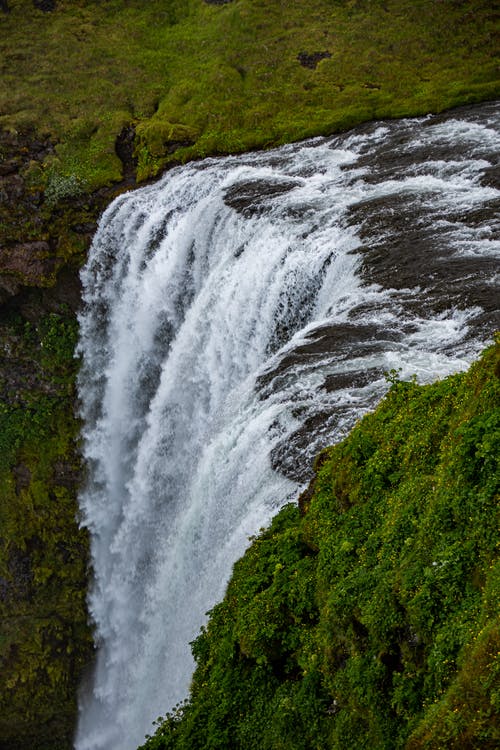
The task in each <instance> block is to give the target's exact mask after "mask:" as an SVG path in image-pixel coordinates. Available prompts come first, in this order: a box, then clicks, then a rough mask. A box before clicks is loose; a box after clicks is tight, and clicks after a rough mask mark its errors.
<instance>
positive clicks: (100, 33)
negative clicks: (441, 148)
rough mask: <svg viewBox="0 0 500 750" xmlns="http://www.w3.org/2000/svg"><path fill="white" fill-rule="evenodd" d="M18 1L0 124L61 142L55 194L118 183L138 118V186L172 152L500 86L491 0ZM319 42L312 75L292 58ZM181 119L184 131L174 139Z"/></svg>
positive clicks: (464, 98)
mask: <svg viewBox="0 0 500 750" xmlns="http://www.w3.org/2000/svg"><path fill="white" fill-rule="evenodd" d="M9 6H10V7H11V12H10V14H7V15H5V14H2V16H1V17H0V25H1V26H2V33H1V34H0V54H1V55H2V59H3V61H4V63H3V71H2V75H3V79H4V81H5V84H6V85H5V86H4V88H3V91H4V93H3V94H0V126H3V127H4V128H11V129H16V130H26V129H29V128H30V127H32V128H34V129H35V130H38V132H41V133H43V132H48V133H50V134H51V135H52V137H53V139H54V140H55V141H56V142H57V147H56V152H55V154H54V155H52V156H51V157H50V158H49V159H48V160H47V162H46V164H45V168H46V170H47V171H48V174H47V178H46V179H47V189H48V192H49V196H48V197H49V200H50V201H57V200H58V199H59V198H61V197H63V198H64V197H69V196H71V195H75V194H77V193H78V192H81V191H91V190H95V189H96V188H97V187H100V186H102V185H105V184H109V183H111V182H114V181H117V180H118V179H119V178H120V173H121V164H120V161H119V159H118V157H117V156H116V154H115V141H116V137H117V135H118V134H119V133H120V131H121V129H122V128H123V127H124V125H127V124H130V123H133V124H136V125H137V126H138V138H137V144H136V148H137V152H138V156H139V178H140V179H144V178H146V177H148V176H151V175H154V174H156V173H157V172H158V170H160V169H161V168H163V167H164V166H165V165H166V164H167V163H169V162H170V161H172V160H178V159H181V160H186V159H191V158H194V157H199V156H205V155H208V154H213V153H226V152H229V151H243V150H246V149H250V148H257V147H258V148H261V147H266V146H269V145H276V144H279V143H284V142H286V141H290V140H296V139H299V138H304V137H305V136H310V135H317V134H325V133H331V132H333V131H337V130H341V129H345V128H347V127H351V126H352V125H354V124H356V123H359V122H361V121H363V120H367V119H374V118H381V117H398V116H402V115H409V114H422V113H425V112H428V111H430V110H433V111H440V110H442V109H445V108H447V107H451V106H455V105H458V104H462V103H469V102H473V101H479V100H481V99H485V98H493V97H495V96H498V93H499V79H498V59H497V57H496V47H495V44H494V38H495V37H494V35H495V24H496V20H495V17H494V14H493V12H492V10H491V3H489V2H487V1H486V0H472V1H471V2H468V3H462V2H458V0H445V1H444V2H439V3H430V2H428V0H387V2H384V3H382V2H370V3H367V2H363V1H362V0H350V1H349V2H347V1H344V2H335V3H332V2H331V0H316V1H315V2H314V3H313V4H312V5H311V4H310V3H309V4H305V3H303V2H297V1H294V2H287V3H286V5H283V4H282V3H281V2H278V0H271V1H269V0H265V1H264V0H238V1H237V2H236V1H235V2H231V3H228V4H225V5H220V6H214V5H208V4H206V3H204V2H203V0H185V1H184V2H180V1H179V0H170V1H169V2H165V0H149V2H147V3H144V2H140V0H128V2H125V1H124V0H113V1H112V2H106V3H95V2H84V0H81V1H79V0H66V1H64V0H61V1H60V2H58V3H57V7H56V10H55V11H54V12H52V13H42V12H40V11H38V10H36V9H35V8H34V7H33V3H32V2H31V0H10V2H9ZM323 51H325V52H326V51H327V52H328V53H329V55H330V57H327V58H325V59H322V60H321V61H319V62H318V64H317V65H316V67H315V68H307V67H304V66H303V65H301V63H300V61H299V59H298V56H299V55H300V53H306V54H309V55H310V54H314V53H316V52H323ZM172 128H174V130H177V131H178V133H180V135H174V136H173V137H171V136H170V135H168V133H169V132H170V131H171V130H172ZM186 134H187V135H186ZM165 135H167V137H166V138H165ZM186 141H193V143H192V144H190V145H187V146H186V145H182V144H184V143H185V142H186ZM168 144H170V145H168ZM172 144H174V145H172Z"/></svg>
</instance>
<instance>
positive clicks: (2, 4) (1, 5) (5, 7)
mask: <svg viewBox="0 0 500 750" xmlns="http://www.w3.org/2000/svg"><path fill="white" fill-rule="evenodd" d="M0 10H1V11H3V13H10V8H9V3H8V2H7V0H0Z"/></svg>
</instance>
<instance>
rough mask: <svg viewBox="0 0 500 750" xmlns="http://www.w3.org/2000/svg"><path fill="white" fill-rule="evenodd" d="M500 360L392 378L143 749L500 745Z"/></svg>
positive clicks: (252, 555) (280, 519)
mask: <svg viewBox="0 0 500 750" xmlns="http://www.w3.org/2000/svg"><path fill="white" fill-rule="evenodd" d="M499 355H500V347H499V346H497V347H496V348H495V347H493V348H491V349H490V350H488V351H487V352H486V353H485V354H484V356H483V357H482V358H481V360H480V361H479V362H477V363H476V364H475V365H474V366H473V367H472V368H471V370H470V371H469V372H468V373H465V374H460V375H455V376H453V377H451V378H447V379H446V380H444V381H442V382H438V383H435V384H433V385H429V386H423V387H420V386H418V385H416V384H415V383H404V382H399V381H398V380H397V378H396V377H394V375H393V376H391V378H390V380H391V382H392V387H391V390H390V392H389V394H388V396H387V397H386V398H385V399H384V401H383V402H382V403H381V404H380V406H379V407H378V409H377V410H376V411H375V412H374V413H373V414H370V415H368V416H366V417H365V418H364V419H363V420H362V421H361V422H360V423H359V424H358V426H357V427H356V428H355V429H354V431H353V432H352V433H351V435H350V436H349V437H348V438H347V439H346V440H345V441H343V442H342V443H341V444H339V445H337V446H335V447H333V448H330V449H328V450H327V451H324V452H323V454H322V455H321V456H320V458H319V459H318V462H317V472H316V477H315V479H314V481H313V484H312V490H311V492H310V493H308V494H307V495H305V496H304V498H303V499H302V500H301V503H300V506H301V509H302V512H300V511H299V509H298V508H296V507H294V506H287V507H286V508H284V509H283V510H282V511H281V513H279V514H278V516H277V517H276V518H275V520H274V521H273V523H272V525H271V527H270V528H269V529H268V530H267V531H264V532H263V533H262V534H261V535H260V536H259V537H257V538H256V539H255V540H254V541H253V543H252V545H251V546H250V548H249V549H248V551H247V552H246V553H245V555H244V556H243V558H242V559H241V560H239V561H238V562H237V563H236V565H235V567H234V571H233V576H232V578H231V581H230V583H229V585H228V589H227V593H226V596H225V598H224V600H223V602H221V603H220V604H218V605H217V606H216V607H215V608H214V609H213V610H212V612H211V613H210V619H209V622H208V625H207V627H206V629H204V630H203V631H202V633H201V635H200V636H199V637H198V638H197V640H196V641H195V642H194V643H193V654H194V656H195V659H196V662H197V668H196V671H195V674H194V678H193V682H192V687H191V694H190V699H189V701H188V702H187V703H186V704H185V705H183V706H180V707H178V708H177V710H176V712H174V713H173V714H170V715H168V716H167V718H166V719H165V720H164V721H163V722H161V723H160V725H159V727H158V729H157V732H156V734H155V735H154V736H153V737H151V738H150V739H149V740H148V741H147V742H146V744H145V745H144V748H147V749H148V750H153V749H159V748H176V749H180V748H183V749H185V750H187V748H189V749H190V750H195V749H196V748H200V749H201V748H203V750H206V749H208V748H213V749H214V750H215V748H218V750H222V748H228V749H229V748H231V750H237V748H241V749H242V750H243V749H244V750H251V749H252V748H256V749H257V748H259V750H261V749H262V748H264V749H269V750H271V749H272V750H277V749H278V748H279V749H281V748H283V749H284V748H287V750H296V749H297V750H298V749H300V750H306V749H307V750H308V749H309V748H318V750H319V749H321V750H322V749H323V748H326V747H328V748H332V750H333V749H335V748H338V750H344V749H345V748H354V747H356V748H367V749H368V748H370V750H395V749H396V748H407V750H424V748H425V750H430V749H431V748H432V749H433V750H434V749H435V750H437V749H438V748H439V749H440V750H441V749H442V748H459V747H460V748H475V747H481V748H483V747H484V748H493V747H497V746H498V741H499V734H498V712H499V707H500V704H499V695H500V666H499V660H498V653H499V652H498V646H499V640H498V633H499V632H500V631H499V627H498V626H499V624H500V620H499V614H498V602H499V598H500V588H499V582H500V579H499V575H500V572H499V571H500V568H499V563H498V544H497V542H498V499H499V480H500V477H499V472H498V445H499V444H500V443H499V439H498V438H499V437H500V435H499V432H498V431H499V428H500V409H499V405H500V380H499V377H498V362H499Z"/></svg>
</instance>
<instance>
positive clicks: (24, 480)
mask: <svg viewBox="0 0 500 750" xmlns="http://www.w3.org/2000/svg"><path fill="white" fill-rule="evenodd" d="M12 475H13V477H14V482H15V487H16V494H17V495H19V493H20V492H21V491H22V490H25V489H27V488H28V487H29V485H30V482H31V471H30V470H29V469H28V467H27V466H26V465H25V464H23V463H20V464H17V466H14V468H13V469H12Z"/></svg>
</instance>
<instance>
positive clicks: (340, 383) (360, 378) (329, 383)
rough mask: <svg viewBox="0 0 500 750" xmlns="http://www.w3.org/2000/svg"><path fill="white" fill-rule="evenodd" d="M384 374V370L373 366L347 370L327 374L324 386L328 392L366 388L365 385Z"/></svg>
mask: <svg viewBox="0 0 500 750" xmlns="http://www.w3.org/2000/svg"><path fill="white" fill-rule="evenodd" d="M383 375H384V372H383V370H381V369H378V368H371V369H369V370H347V371H344V372H336V373H332V374H331V375H327V376H326V378H325V382H324V384H323V388H324V389H325V391H327V392H328V393H333V392H334V391H340V390H342V389H344V388H364V386H365V385H369V384H370V383H373V381H374V380H379V379H380V378H382V377H383Z"/></svg>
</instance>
